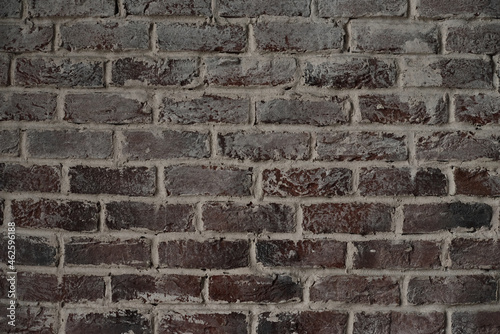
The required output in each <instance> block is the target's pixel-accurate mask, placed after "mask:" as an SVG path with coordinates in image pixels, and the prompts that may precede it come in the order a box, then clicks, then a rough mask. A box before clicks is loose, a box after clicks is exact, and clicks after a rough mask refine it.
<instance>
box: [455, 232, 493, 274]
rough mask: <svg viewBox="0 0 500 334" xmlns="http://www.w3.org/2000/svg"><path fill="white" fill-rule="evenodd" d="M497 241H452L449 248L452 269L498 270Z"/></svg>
mask: <svg viewBox="0 0 500 334" xmlns="http://www.w3.org/2000/svg"><path fill="white" fill-rule="evenodd" d="M499 251H500V242H498V241H497V240H477V239H454V240H452V242H451V246H450V259H451V261H452V267H453V268H458V269H476V268H477V269H500V257H498V256H496V254H498V253H499Z"/></svg>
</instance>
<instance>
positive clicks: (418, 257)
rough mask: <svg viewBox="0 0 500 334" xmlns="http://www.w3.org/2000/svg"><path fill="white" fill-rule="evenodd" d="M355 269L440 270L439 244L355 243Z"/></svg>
mask: <svg viewBox="0 0 500 334" xmlns="http://www.w3.org/2000/svg"><path fill="white" fill-rule="evenodd" d="M354 246H355V247H356V250H355V255H354V268H356V269H361V268H364V269H434V268H440V267H441V262H440V259H439V256H440V255H441V246H440V243H437V242H434V241H399V240H398V241H390V240H373V241H364V242H355V243H354Z"/></svg>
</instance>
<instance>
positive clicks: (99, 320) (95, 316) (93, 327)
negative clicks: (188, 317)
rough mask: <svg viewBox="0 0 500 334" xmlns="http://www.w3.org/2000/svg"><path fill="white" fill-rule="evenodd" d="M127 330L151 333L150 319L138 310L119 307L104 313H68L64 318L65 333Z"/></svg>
mask: <svg viewBox="0 0 500 334" xmlns="http://www.w3.org/2000/svg"><path fill="white" fill-rule="evenodd" d="M127 332H128V333H130V332H132V333H141V334H153V325H152V324H151V319H150V318H149V316H146V315H144V314H141V313H139V312H138V311H135V310H127V309H125V310H124V309H121V310H118V311H109V312H106V313H82V312H78V313H69V314H68V318H67V320H66V332H65V333H66V334H70V333H71V334H88V333H107V334H120V333H127Z"/></svg>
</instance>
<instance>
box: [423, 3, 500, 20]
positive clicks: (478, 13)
mask: <svg viewBox="0 0 500 334" xmlns="http://www.w3.org/2000/svg"><path fill="white" fill-rule="evenodd" d="M417 12H418V15H419V16H421V17H425V18H443V17H467V18H477V17H493V18H497V17H498V16H499V15H500V5H499V4H498V2H497V1H496V0H484V1H470V0H441V1H434V0H419V1H418V3H417Z"/></svg>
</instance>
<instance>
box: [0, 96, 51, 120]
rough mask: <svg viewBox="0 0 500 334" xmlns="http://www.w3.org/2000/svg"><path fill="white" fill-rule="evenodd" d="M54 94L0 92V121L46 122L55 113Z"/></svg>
mask: <svg viewBox="0 0 500 334" xmlns="http://www.w3.org/2000/svg"><path fill="white" fill-rule="evenodd" d="M56 98H57V96H56V94H52V93H3V92H0V101H1V102H2V103H1V104H0V121H46V120H52V119H53V118H54V116H55V113H56V104H57V102H56Z"/></svg>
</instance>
